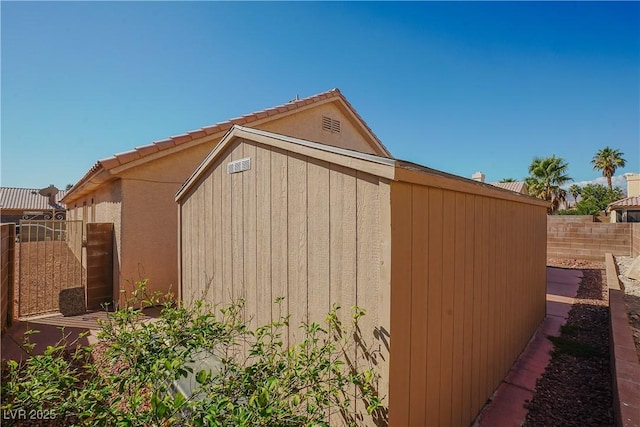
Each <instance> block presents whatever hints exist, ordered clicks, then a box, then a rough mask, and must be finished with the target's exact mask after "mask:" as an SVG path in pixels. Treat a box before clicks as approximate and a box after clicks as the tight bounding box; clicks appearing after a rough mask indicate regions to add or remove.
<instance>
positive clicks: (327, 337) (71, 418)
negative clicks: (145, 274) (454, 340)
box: [2, 284, 384, 426]
mask: <svg viewBox="0 0 640 427" xmlns="http://www.w3.org/2000/svg"><path fill="white" fill-rule="evenodd" d="M140 290H141V291H144V284H141V289H140ZM142 294H143V292H141V293H140V294H138V295H136V298H135V301H131V303H129V304H127V306H126V307H124V308H121V309H119V310H117V311H115V312H114V313H112V314H110V315H109V318H108V321H107V322H105V324H104V325H103V329H102V330H101V332H100V334H99V338H100V344H98V345H99V346H101V348H102V349H103V352H102V355H101V357H99V358H97V359H96V360H93V359H91V358H90V357H89V355H90V354H91V353H90V350H88V349H87V348H77V349H75V350H74V351H72V352H68V351H65V350H64V348H65V347H64V345H62V344H61V345H60V346H58V347H55V348H50V349H47V350H46V351H45V354H44V355H42V356H32V357H30V358H29V359H28V360H27V361H25V362H24V363H21V364H19V363H15V362H13V363H10V364H8V365H7V369H6V372H5V374H3V377H4V378H3V385H2V399H3V400H2V410H3V411H6V410H10V409H15V408H39V409H41V410H50V411H52V412H53V413H54V414H55V415H56V417H57V423H58V424H59V425H63V423H64V422H67V423H70V424H74V423H78V424H80V425H122V426H154V425H155V426H159V425H162V426H166V425H190V426H322V425H328V420H329V418H330V416H334V417H335V416H341V417H343V418H344V420H345V421H346V422H347V423H348V424H350V425H357V424H358V423H359V421H360V418H359V417H358V416H357V415H356V411H355V404H356V401H358V400H360V401H362V402H363V406H364V407H366V412H368V413H369V414H371V415H372V416H374V417H377V418H378V419H379V418H381V417H383V416H384V408H383V407H382V403H381V400H380V398H379V396H378V395H377V392H376V387H375V386H376V383H377V379H378V378H377V375H376V374H375V372H374V371H373V369H371V366H364V367H359V366H354V365H353V361H351V362H349V363H347V361H348V360H349V359H348V358H346V357H345V355H347V354H351V353H350V352H352V349H353V346H355V345H356V340H357V339H358V337H357V334H358V327H357V325H358V319H360V318H361V317H362V316H363V315H364V314H365V312H364V310H363V309H361V308H358V307H353V308H352V316H351V321H350V322H347V324H344V323H343V322H341V321H340V318H339V316H338V312H339V310H340V308H339V307H337V306H334V307H333V308H332V310H331V311H330V312H329V313H328V315H327V317H326V319H325V321H324V322H323V323H322V324H320V323H303V324H301V325H299V326H298V327H299V328H300V329H301V330H302V332H303V338H302V340H301V342H299V343H297V344H295V345H291V346H287V345H286V344H285V340H284V338H283V337H284V336H286V334H287V328H288V327H289V317H288V316H282V317H280V318H279V319H277V320H276V321H273V322H271V323H268V324H266V325H262V326H259V327H257V328H250V327H249V322H248V321H247V320H246V319H244V318H243V316H242V313H243V312H244V301H242V300H238V301H235V302H234V303H232V304H230V305H228V306H224V307H217V306H211V305H210V304H208V303H206V302H204V301H196V302H195V303H194V304H193V305H192V306H185V305H183V304H174V303H171V302H167V303H165V305H164V306H163V307H162V310H161V312H160V316H159V317H158V318H156V319H152V320H149V319H148V318H145V316H144V311H143V309H141V308H140V307H142V306H144V305H149V303H151V302H153V300H152V299H151V300H149V299H147V300H146V301H145V304H140V297H141V295H142ZM145 298H146V297H145ZM280 301H281V300H280ZM280 301H278V302H280ZM203 355H204V356H205V357H204V359H205V360H206V361H207V362H208V363H207V364H204V365H203V364H202V363H201V362H202V360H203ZM184 384H187V385H188V387H187V389H186V390H185V388H184ZM63 420H66V421H63Z"/></svg>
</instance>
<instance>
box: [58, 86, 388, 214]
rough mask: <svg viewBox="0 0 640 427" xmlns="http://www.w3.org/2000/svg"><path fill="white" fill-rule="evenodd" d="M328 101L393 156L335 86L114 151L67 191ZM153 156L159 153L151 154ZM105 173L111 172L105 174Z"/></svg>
mask: <svg viewBox="0 0 640 427" xmlns="http://www.w3.org/2000/svg"><path fill="white" fill-rule="evenodd" d="M325 102H338V103H339V104H341V105H342V107H344V110H346V112H347V113H348V115H351V116H352V117H353V118H354V119H355V120H356V121H358V122H359V123H361V125H362V127H364V129H363V130H364V132H365V133H366V134H367V135H368V136H369V138H370V140H371V141H372V143H373V144H374V145H375V146H376V147H377V149H378V150H380V151H381V152H382V153H384V154H385V155H386V156H389V157H391V153H390V152H389V150H388V149H387V148H386V147H385V146H384V144H382V141H380V139H378V137H377V136H376V135H375V134H374V133H373V131H372V130H371V128H370V127H369V126H368V125H367V123H366V122H365V121H364V119H363V118H362V117H361V116H360V115H359V114H358V112H357V111H356V110H355V109H354V108H353V106H352V105H351V104H350V103H349V101H347V99H346V98H345V97H344V95H342V93H341V92H340V90H339V89H337V88H334V89H331V90H328V91H326V92H322V93H319V94H316V95H313V96H309V97H307V98H302V99H294V100H291V101H289V102H287V103H286V104H282V105H278V106H275V107H271V108H267V109H264V110H259V111H255V112H253V113H250V114H246V115H243V116H239V117H235V118H232V119H228V120H224V121H221V122H218V123H215V124H213V125H211V126H205V127H203V128H200V129H197V130H193V131H188V132H186V133H184V134H181V135H175V136H171V137H169V138H166V139H163V140H160V141H154V142H152V143H151V144H147V145H143V146H140V147H136V148H134V149H133V150H129V151H125V152H122V153H118V154H115V155H113V156H111V157H107V158H104V159H101V160H98V161H97V162H96V163H95V164H94V165H93V166H92V167H91V169H89V171H87V173H85V175H84V176H83V177H82V178H80V180H79V181H78V182H77V183H76V184H75V185H74V186H73V187H72V188H71V189H70V190H69V191H68V192H67V194H68V195H69V196H71V197H73V194H74V193H76V192H77V191H78V190H79V189H81V188H82V187H83V186H86V185H88V184H90V183H91V182H93V183H94V185H100V184H101V183H103V182H106V181H108V180H109V179H110V176H111V175H112V173H111V171H113V172H115V170H122V169H123V168H124V167H126V166H134V165H136V164H138V163H139V161H140V160H143V159H149V160H151V159H152V158H156V157H157V154H160V153H163V152H167V154H169V151H171V149H172V148H175V147H179V146H189V145H197V144H198V143H200V142H205V141H206V139H205V138H206V137H207V136H212V135H218V134H221V133H223V132H226V131H228V130H229V129H231V127H232V126H234V125H252V124H259V123H262V122H266V121H271V120H274V119H278V118H282V117H285V116H287V115H290V114H293V113H295V112H297V111H300V110H303V109H305V108H310V106H313V105H316V104H320V103H325ZM152 155H156V156H153V157H151V156H152ZM134 162H135V163H134ZM105 172H109V173H108V174H104V173H105ZM101 174H103V176H102V177H101V178H99V179H97V177H98V176H100V175H101ZM68 201H69V200H67V202H68Z"/></svg>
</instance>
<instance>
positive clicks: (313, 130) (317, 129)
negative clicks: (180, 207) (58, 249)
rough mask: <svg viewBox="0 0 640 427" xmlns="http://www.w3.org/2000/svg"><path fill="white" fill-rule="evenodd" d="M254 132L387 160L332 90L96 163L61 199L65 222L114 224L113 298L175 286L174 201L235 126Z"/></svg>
mask: <svg viewBox="0 0 640 427" xmlns="http://www.w3.org/2000/svg"><path fill="white" fill-rule="evenodd" d="M234 124H239V125H243V126H247V127H255V128H258V129H264V130H268V131H272V132H279V133H282V134H286V135H290V136H293V137H298V138H305V139H308V140H312V141H317V142H322V143H324V144H328V145H333V146H337V147H343V148H348V149H352V150H357V151H361V152H364V153H370V154H375V155H378V156H383V157H390V153H389V151H388V150H387V149H386V148H385V147H384V146H383V144H382V143H381V142H380V140H378V138H377V137H376V136H375V135H374V134H373V132H372V131H371V129H370V128H369V127H368V126H367V124H366V123H365V122H364V120H362V118H361V117H360V116H359V115H358V113H357V112H356V111H355V110H354V109H353V107H352V106H351V105H350V104H349V102H348V101H347V100H346V98H345V97H344V96H343V95H342V94H341V93H340V91H339V90H338V89H333V90H330V91H327V92H324V93H321V94H318V95H315V96H311V97H308V98H304V99H296V100H293V101H290V102H288V103H286V104H283V105H280V106H277V107H273V108H269V109H266V110H262V111H258V112H255V113H252V114H248V115H245V116H241V117H237V118H234V119H230V120H226V121H223V122H220V123H217V124H215V125H212V126H208V127H204V128H202V129H198V130H195V131H191V132H187V133H185V134H182V135H177V136H173V137H170V138H167V139H165V140H162V141H156V142H154V143H152V144H149V145H144V146H142V147H138V148H136V149H134V150H131V151H127V152H124V153H120V154H116V155H114V156H113V157H109V158H106V159H102V160H99V161H98V162H97V163H96V164H95V165H94V166H93V167H92V168H91V169H90V170H89V171H88V172H87V173H86V174H85V175H84V176H83V177H82V178H81V179H80V180H79V181H78V182H77V183H76V184H75V185H74V186H73V187H72V188H71V189H70V190H69V191H68V193H67V195H66V196H65V197H64V199H63V201H64V202H65V203H66V205H67V207H68V209H69V219H74V220H76V219H77V220H83V221H84V222H85V223H87V222H109V223H113V224H114V233H115V236H114V237H115V239H114V240H115V253H114V263H113V264H114V274H113V277H114V299H116V300H117V299H118V295H119V291H120V290H122V289H129V290H130V289H132V287H133V284H134V283H135V281H138V280H141V279H148V280H149V289H150V290H152V291H160V292H167V291H169V289H170V287H171V286H173V290H174V291H175V286H176V285H177V283H178V266H177V260H178V247H177V242H178V235H177V230H178V222H177V221H178V220H177V206H176V204H175V201H174V197H175V194H176V192H177V191H178V189H179V188H180V186H181V185H182V184H183V183H184V181H185V180H186V179H187V178H188V177H189V175H190V174H191V173H192V172H193V170H194V169H195V168H196V166H197V165H198V164H200V163H201V162H202V159H204V158H205V157H206V155H207V154H208V153H209V152H210V151H211V150H212V149H213V148H214V147H215V146H216V145H217V144H218V142H219V141H220V139H221V138H222V137H223V136H224V134H225V133H226V132H227V131H228V130H229V129H230V128H231V127H232V126H233V125H234Z"/></svg>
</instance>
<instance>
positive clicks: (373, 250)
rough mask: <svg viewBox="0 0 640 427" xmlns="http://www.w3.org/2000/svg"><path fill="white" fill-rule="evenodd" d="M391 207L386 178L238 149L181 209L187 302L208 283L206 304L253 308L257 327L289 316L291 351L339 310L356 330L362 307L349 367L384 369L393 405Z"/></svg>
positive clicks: (264, 149)
mask: <svg viewBox="0 0 640 427" xmlns="http://www.w3.org/2000/svg"><path fill="white" fill-rule="evenodd" d="M244 157H250V158H251V169H250V170H248V171H245V172H242V173H236V174H231V175H229V174H228V173H227V170H226V165H227V163H228V162H229V161H231V160H237V159H240V158H244ZM389 197H390V196H389V183H388V182H386V181H384V180H381V179H380V178H378V177H374V176H372V175H369V174H366V173H361V172H356V171H354V170H352V169H348V168H344V167H341V166H337V165H333V164H329V163H326V162H323V161H320V160H316V159H310V158H307V157H305V156H300V155H298V154H294V153H290V152H286V151H283V150H280V149H277V148H274V147H269V146H266V145H262V144H258V143H254V142H251V141H244V140H238V141H237V142H236V143H234V144H232V145H231V146H230V147H229V149H228V150H227V151H226V152H225V153H224V154H223V155H222V156H221V158H220V160H219V161H218V162H217V163H216V164H215V165H214V166H213V168H212V169H211V170H210V173H208V174H206V175H204V176H203V177H202V179H201V181H200V182H199V183H198V185H197V186H195V187H194V189H193V190H192V191H191V193H190V194H188V195H186V196H185V197H184V198H183V199H182V201H181V206H180V209H181V212H180V216H181V239H182V240H181V244H182V257H181V275H182V295H183V300H184V301H185V302H187V303H189V302H191V301H193V300H194V299H196V298H200V297H202V293H203V290H204V289H205V288H204V284H205V282H206V281H207V279H208V280H209V281H210V289H209V293H207V295H206V296H207V298H209V299H210V301H212V302H213V303H216V304H218V303H220V304H226V303H229V302H230V301H231V299H232V298H238V297H243V298H245V299H246V305H245V307H246V308H245V315H246V317H247V319H252V320H251V322H252V324H253V325H254V326H256V325H258V324H265V323H267V322H269V321H271V320H276V319H277V318H278V317H279V316H281V315H285V314H287V313H289V314H290V315H291V319H290V321H291V325H292V327H291V328H289V331H288V336H286V337H285V340H286V341H287V342H289V343H294V342H296V341H298V340H300V338H301V337H302V330H300V329H299V328H298V327H297V325H299V324H300V322H302V321H319V322H322V321H323V320H324V318H325V316H326V314H327V313H328V311H329V310H330V309H331V307H332V305H333V304H337V305H338V306H340V307H341V310H340V311H339V316H340V317H341V319H342V320H343V321H344V322H346V323H347V324H349V323H350V321H351V307H352V306H353V305H358V306H360V307H362V308H364V309H366V315H365V316H364V317H363V318H362V319H361V322H360V325H359V326H360V330H361V332H362V344H363V345H362V346H357V348H356V347H353V348H352V349H351V350H350V353H349V354H348V355H347V357H348V359H349V362H350V363H355V364H360V365H364V366H369V364H371V363H373V364H374V365H375V368H376V370H377V372H378V373H380V374H381V375H382V379H381V382H380V384H379V389H380V395H381V396H384V397H385V399H386V396H387V394H388V393H387V391H388V389H387V387H388V363H389V330H390V324H389V323H390V322H389V312H390V308H389V295H390V290H389V283H390V282H389V280H390V273H389V265H390V263H389V259H388V258H385V256H387V257H389V256H390V250H389V245H390V242H389V238H390V229H389V227H390V225H389V224H390V217H391V214H390V212H389V206H390V205H389V203H390V201H389ZM383 218H386V223H384V224H383ZM278 297H284V298H285V299H284V301H283V303H282V305H281V306H279V305H277V304H274V303H273V301H274V300H275V299H276V298H278ZM385 402H386V400H385ZM365 409H366V408H365V407H364V405H360V404H359V405H358V407H357V408H356V411H358V412H359V413H361V414H366V410H365ZM365 416H366V415H365ZM368 423H369V424H373V420H371V419H369V421H368Z"/></svg>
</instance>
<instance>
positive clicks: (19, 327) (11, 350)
mask: <svg viewBox="0 0 640 427" xmlns="http://www.w3.org/2000/svg"><path fill="white" fill-rule="evenodd" d="M29 330H34V331H39V332H38V333H33V334H31V335H28V340H29V342H30V343H32V344H35V347H34V349H33V354H42V353H43V352H44V350H45V349H46V348H47V347H48V346H57V345H61V343H62V340H63V338H64V337H66V345H67V346H75V345H78V344H79V345H89V344H90V339H91V337H90V336H83V337H81V335H82V334H83V333H88V334H90V333H91V330H89V329H86V328H85V329H82V328H71V327H67V328H64V329H61V327H59V326H55V325H46V324H36V323H31V322H14V324H13V325H12V326H11V327H10V328H9V329H7V331H6V333H5V334H3V336H2V343H1V344H2V346H1V347H0V355H1V357H2V359H3V360H17V361H20V360H24V359H26V358H27V357H28V356H29V353H28V351H27V349H26V348H25V345H24V344H25V333H26V332H27V331H29Z"/></svg>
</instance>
